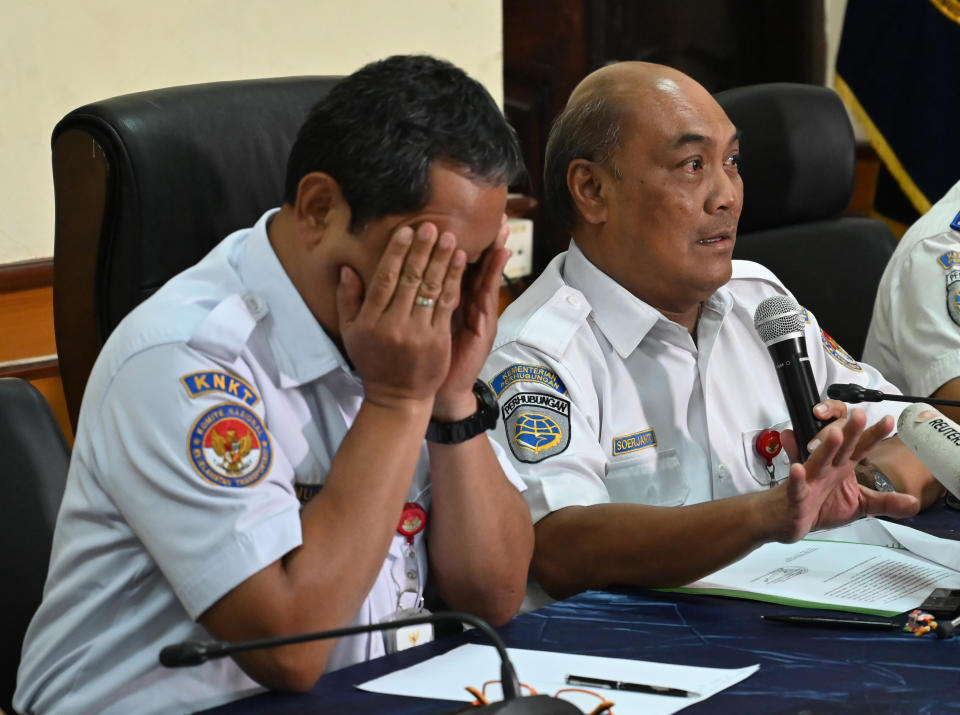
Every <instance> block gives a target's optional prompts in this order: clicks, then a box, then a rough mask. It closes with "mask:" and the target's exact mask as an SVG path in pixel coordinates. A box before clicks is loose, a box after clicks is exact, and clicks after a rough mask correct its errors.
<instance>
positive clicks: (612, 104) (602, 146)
mask: <svg viewBox="0 0 960 715" xmlns="http://www.w3.org/2000/svg"><path fill="white" fill-rule="evenodd" d="M623 117H624V112H623V109H622V100H619V99H618V98H617V97H614V96H612V95H611V94H600V93H595V94H594V95H593V96H591V97H588V98H586V99H583V100H581V101H574V102H571V103H568V104H567V106H566V107H564V109H563V111H562V112H560V114H558V115H557V118H556V119H554V121H553V126H551V127H550V137H549V138H548V139H547V152H546V157H545V159H544V163H543V194H544V201H545V203H546V208H547V211H548V212H549V213H550V216H551V218H552V219H553V220H554V221H555V222H556V223H557V225H559V226H560V228H562V229H564V230H565V231H572V230H573V228H574V226H576V223H577V210H576V207H575V206H574V205H573V199H572V198H571V196H570V189H569V188H568V187H567V168H568V167H569V166H570V162H571V161H573V160H574V159H587V160H588V161H593V162H596V163H597V164H601V165H603V166H607V167H609V168H610V169H611V170H612V171H613V172H614V173H615V174H616V175H619V171H618V170H617V167H616V166H615V164H614V162H613V154H614V151H615V150H616V149H617V147H618V146H619V144H620V135H621V134H622V130H623V121H624V120H623Z"/></svg>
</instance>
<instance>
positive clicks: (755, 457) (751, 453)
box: [741, 420, 790, 487]
mask: <svg viewBox="0 0 960 715" xmlns="http://www.w3.org/2000/svg"><path fill="white" fill-rule="evenodd" d="M789 428H790V420H787V421H786V422H779V423H777V424H775V425H772V426H771V427H764V428H763V429H755V430H748V431H746V432H743V433H742V434H741V439H742V441H743V457H744V461H745V463H746V465H747V471H748V472H750V476H751V477H753V479H754V481H755V482H756V483H757V484H758V485H760V486H761V487H775V486H776V485H777V484H779V483H780V482H782V481H783V480H784V479H786V478H787V477H788V476H789V475H790V457H789V456H788V455H787V450H785V449H781V450H780V452H779V453H778V454H777V456H776V457H774V458H773V465H772V466H773V476H772V478H771V475H770V470H769V469H768V468H767V463H766V460H764V459H763V458H762V457H761V456H760V455H759V454H758V453H757V448H756V446H755V445H756V441H757V435H759V434H760V433H761V432H763V430H765V429H773V430H776V431H777V432H781V433H782V432H783V431H784V430H785V429H789Z"/></svg>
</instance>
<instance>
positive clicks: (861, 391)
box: [827, 382, 960, 407]
mask: <svg viewBox="0 0 960 715" xmlns="http://www.w3.org/2000/svg"><path fill="white" fill-rule="evenodd" d="M827 397H831V398H833V399H834V400H841V401H843V402H850V403H852V404H855V403H857V402H884V401H885V400H890V401H893V402H922V403H924V404H926V405H942V406H944V407H960V401H958V400H941V399H939V398H936V397H917V396H916V395H893V394H890V393H888V392H880V390H871V389H869V388H866V387H864V386H863V385H858V384H856V383H855V382H851V383H840V382H838V383H834V384H833V385H830V387H828V388H827Z"/></svg>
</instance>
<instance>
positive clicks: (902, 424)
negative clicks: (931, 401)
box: [897, 402, 960, 499]
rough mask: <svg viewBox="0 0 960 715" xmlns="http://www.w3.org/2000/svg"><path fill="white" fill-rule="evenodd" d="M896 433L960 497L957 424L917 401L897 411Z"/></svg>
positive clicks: (959, 449)
mask: <svg viewBox="0 0 960 715" xmlns="http://www.w3.org/2000/svg"><path fill="white" fill-rule="evenodd" d="M897 434H898V435H900V439H901V440H902V441H903V443H904V444H905V445H907V447H908V448H909V449H910V451H911V452H913V453H914V454H915V455H916V456H917V458H918V459H919V460H920V461H921V462H923V465H924V466H925V467H926V468H927V469H929V470H930V473H931V474H933V476H934V477H936V479H937V481H938V482H940V484H942V485H943V486H944V487H946V489H947V491H948V492H950V493H951V494H953V496H955V497H957V498H958V499H960V425H958V424H957V423H956V422H954V421H953V420H951V419H950V418H949V417H944V415H943V414H942V413H941V412H940V410H937V409H934V408H933V407H930V406H929V405H925V404H923V403H919V402H918V403H916V404H913V405H910V406H909V407H907V408H906V409H905V410H904V411H903V412H901V413H900V418H899V419H898V420H897Z"/></svg>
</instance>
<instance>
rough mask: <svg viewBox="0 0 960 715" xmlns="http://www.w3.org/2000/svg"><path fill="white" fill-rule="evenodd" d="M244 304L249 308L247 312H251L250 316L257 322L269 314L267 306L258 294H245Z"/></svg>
mask: <svg viewBox="0 0 960 715" xmlns="http://www.w3.org/2000/svg"><path fill="white" fill-rule="evenodd" d="M243 303H244V305H246V306H247V310H249V311H250V315H252V316H253V317H254V319H255V320H260V318H262V317H263V316H265V315H266V314H267V304H266V303H265V302H264V301H263V299H262V298H261V297H260V296H259V295H257V294H256V293H244V294H243Z"/></svg>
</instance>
